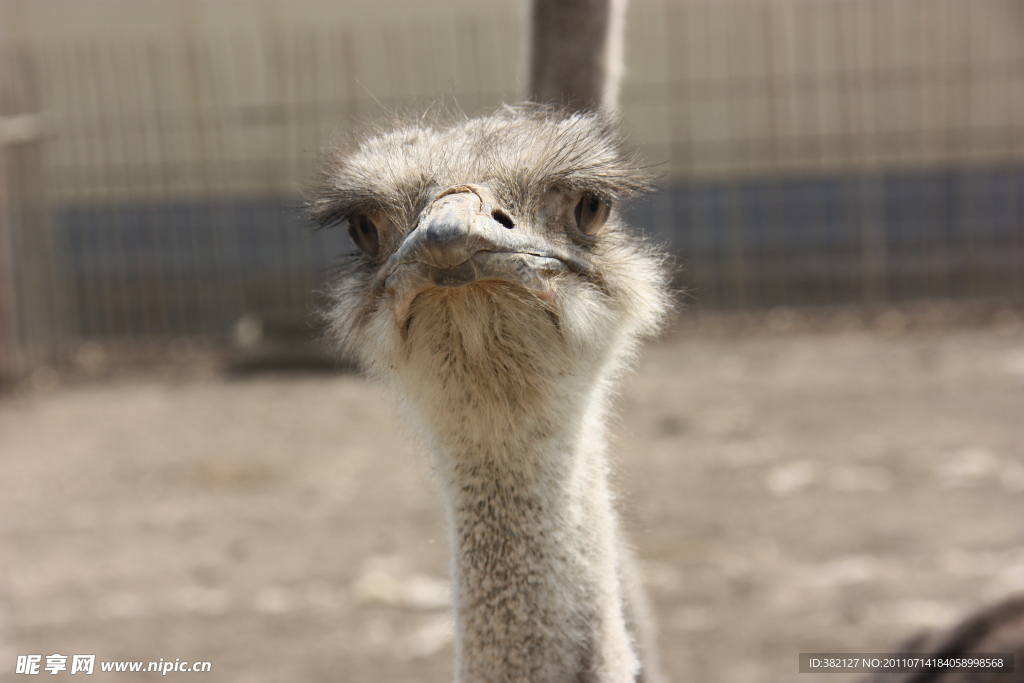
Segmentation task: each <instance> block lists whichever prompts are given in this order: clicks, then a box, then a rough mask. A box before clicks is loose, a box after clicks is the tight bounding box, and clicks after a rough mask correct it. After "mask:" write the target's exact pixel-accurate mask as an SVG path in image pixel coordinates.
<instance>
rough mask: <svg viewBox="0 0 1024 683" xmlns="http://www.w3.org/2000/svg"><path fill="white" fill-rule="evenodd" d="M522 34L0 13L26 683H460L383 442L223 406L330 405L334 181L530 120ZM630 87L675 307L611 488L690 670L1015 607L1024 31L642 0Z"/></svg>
mask: <svg viewBox="0 0 1024 683" xmlns="http://www.w3.org/2000/svg"><path fill="white" fill-rule="evenodd" d="M522 18H523V11H522V8H521V7H520V5H519V3H518V2H514V1H512V0H473V1H470V0H449V1H447V2H439V1H435V0H404V1H397V2H389V3H360V2H353V1H347V0H332V1H330V2H327V1H321V0H301V1H297V2H280V1H273V0H262V1H259V0H251V1H245V0H147V1H145V2H143V1H141V0H20V1H19V0H0V383H2V385H0V386H2V387H4V388H5V389H0V391H5V393H2V394H0V408H3V410H2V412H0V447H2V449H3V454H2V456H0V458H2V460H0V468H3V470H4V471H3V476H2V479H0V486H2V491H3V499H2V501H0V505H3V507H4V510H3V520H4V521H3V522H2V524H3V529H2V531H3V535H4V541H3V543H4V546H5V547H4V555H5V558H4V559H3V562H4V573H3V585H2V586H0V589H2V597H3V600H4V616H3V618H2V622H0V627H2V628H3V633H4V635H3V644H2V646H0V669H2V670H3V671H4V672H6V673H5V674H3V675H8V674H9V672H10V671H13V666H14V660H15V655H17V654H26V653H42V654H50V653H51V652H62V653H63V652H64V650H69V652H68V654H71V653H72V652H71V651H72V650H73V651H74V652H75V653H78V652H83V653H91V652H93V650H96V651H97V652H96V654H97V656H98V658H99V659H104V658H107V659H125V660H133V659H138V660H143V659H146V660H148V659H156V658H159V657H163V658H165V659H167V658H170V659H173V658H175V657H181V658H184V659H206V660H211V661H213V664H214V673H213V674H212V680H229V681H234V680H238V681H264V680H266V681H271V680H288V679H290V680H309V681H314V680H367V679H368V678H376V679H377V680H410V681H412V680H424V681H425V680H432V681H433V680H445V679H448V678H450V675H451V674H450V671H451V668H450V659H451V647H450V628H449V626H450V625H449V624H448V623H447V622H446V621H445V619H446V618H447V617H446V616H445V615H446V610H447V598H446V593H445V591H446V587H445V586H446V584H445V581H446V579H445V576H446V555H445V553H446V550H445V540H446V539H445V531H444V526H443V522H442V516H441V508H440V505H439V504H438V503H437V500H436V491H434V485H433V483H432V481H431V479H430V474H429V467H428V466H427V464H426V462H425V459H424V458H423V457H422V455H421V454H418V452H417V451H416V449H415V447H414V446H413V445H412V444H411V442H409V441H408V440H407V439H405V438H404V437H402V435H401V433H400V430H397V431H398V433H396V429H395V427H394V424H395V422H396V420H397V418H396V416H395V414H394V411H393V410H392V409H391V407H390V405H389V402H388V400H387V399H386V398H382V397H380V396H379V395H378V394H377V393H376V392H375V390H373V389H372V388H367V387H366V386H365V385H364V384H363V381H362V379H360V378H359V377H357V376H354V375H345V374H339V375H330V374H308V373H307V374H301V375H285V374H271V375H247V374H242V375H239V374H238V373H236V374H234V375H230V376H225V375H224V374H223V373H222V370H223V368H225V367H233V368H235V369H236V370H237V369H239V368H242V369H245V368H246V367H248V368H249V369H251V368H252V367H253V366H254V365H259V363H260V362H262V360H267V357H269V358H270V361H268V363H267V364H269V365H274V364H277V365H282V364H285V365H287V364H291V365H303V366H305V367H307V368H308V367H312V366H325V365H329V364H330V361H329V359H326V358H325V356H324V353H323V351H322V350H320V349H318V348H316V347H315V345H311V344H310V343H309V342H308V339H307V337H308V336H309V335H308V334H305V333H304V331H308V326H307V325H306V322H305V321H307V320H308V318H309V315H310V313H311V312H312V311H313V310H314V309H315V307H316V305H317V295H316V291H317V288H318V287H319V286H320V285H322V284H323V283H324V282H325V281H326V280H327V278H329V276H330V266H331V264H332V263H333V262H334V261H335V259H336V258H337V256H338V255H340V254H342V253H344V252H346V251H348V250H349V249H350V245H349V242H348V238H347V236H346V235H345V233H344V231H340V230H333V231H324V232H313V231H311V230H310V229H309V228H308V227H307V226H305V225H304V224H303V223H302V220H301V216H300V207H301V201H302V187H303V183H304V182H305V181H306V180H307V179H308V178H309V177H310V175H311V173H312V171H313V169H314V168H315V163H316V155H317V152H318V150H319V148H320V146H321V145H322V144H323V143H324V141H325V140H327V139H328V138H329V137H330V135H331V134H334V133H343V132H344V131H346V130H348V129H350V128H352V127H353V126H356V125H362V124H364V123H365V122H370V121H373V120H375V119H378V118H380V117H381V116H382V115H384V114H386V113H387V112H390V111H394V110H396V109H412V110H416V109H422V108H425V107H426V106H428V105H430V104H431V103H434V102H440V103H443V104H444V105H445V106H448V107H453V108H458V109H461V110H463V111H464V112H466V113H467V114H470V115H472V114H477V113H482V112H485V111H487V110H489V109H491V108H493V107H495V106H497V105H499V104H500V103H502V102H511V101H515V99H516V92H517V90H518V89H519V77H520V62H521V55H520V52H521V45H520V43H521V22H522ZM626 65H627V72H626V77H625V82H624V84H623V90H622V117H623V120H624V123H625V126H626V128H627V129H628V130H629V131H630V134H631V136H632V139H633V141H634V142H635V143H636V144H637V145H638V146H639V147H640V148H641V151H642V153H643V155H644V156H645V157H646V158H647V159H649V160H650V161H651V162H652V163H654V164H656V165H657V168H658V169H659V171H660V172H661V173H662V174H663V184H662V189H661V191H660V192H658V193H657V194H655V195H654V196H653V197H650V198H648V199H647V200H645V201H643V202H639V203H637V204H635V205H633V206H632V207H630V213H631V216H632V222H633V224H634V225H636V226H637V228H639V229H640V230H642V231H645V232H647V233H649V234H651V235H653V236H654V237H655V238H656V239H657V240H660V241H661V242H662V243H664V244H666V245H668V247H669V248H670V250H671V251H672V253H673V254H674V255H675V256H676V258H677V263H678V266H679V270H678V273H677V277H678V278H679V284H680V285H681V287H682V288H684V289H685V291H686V296H685V299H686V307H687V308H686V310H685V311H684V312H683V313H682V314H681V316H680V322H679V323H678V324H677V326H676V329H674V330H673V331H672V333H671V334H670V335H669V336H668V337H667V339H665V340H663V341H661V342H659V343H658V344H657V345H656V346H654V347H653V348H652V350H651V351H650V352H649V353H648V354H647V355H646V356H645V360H644V362H643V364H642V365H641V366H640V369H639V371H638V374H637V376H636V377H635V378H634V379H632V380H631V381H630V383H629V384H628V386H627V392H626V397H625V399H624V400H623V403H622V406H621V411H620V412H621V415H620V417H619V418H618V429H617V431H619V432H621V433H622V434H623V435H624V436H623V437H622V438H621V440H620V442H619V443H618V444H617V446H616V448H617V452H618V453H619V454H620V459H621V460H622V463H621V469H622V470H623V472H624V474H623V475H622V480H621V481H620V482H619V484H620V488H621V489H622V490H623V491H624V494H623V496H624V500H623V507H624V508H625V514H626V518H627V526H629V527H630V528H631V529H632V532H633V533H634V535H635V537H636V543H637V546H638V548H639V552H640V555H641V556H642V557H644V558H645V559H646V560H647V561H648V578H649V583H650V584H651V590H652V594H653V596H654V599H655V603H656V607H657V611H658V613H659V617H660V619H661V621H662V624H663V627H662V632H663V634H662V645H663V648H664V650H665V659H666V667H667V668H668V670H669V671H670V672H671V673H673V674H674V675H675V676H676V677H677V680H703V681H732V680H735V681H744V682H753V683H756V682H757V681H768V680H789V679H790V678H793V679H795V678H796V674H795V672H796V653H797V652H799V651H835V650H841V649H846V650H848V651H884V650H885V649H891V648H888V647H887V644H890V643H892V642H894V640H893V639H898V638H901V637H903V636H905V635H909V634H910V633H912V632H913V631H914V630H915V629H917V628H920V627H928V626H941V625H944V624H946V623H949V622H950V621H952V620H953V619H954V618H955V617H956V616H957V615H958V614H962V613H963V611H964V610H967V609H970V608H972V607H975V606H977V605H979V604H981V602H983V601H984V600H991V599H995V598H997V597H999V596H1001V595H1004V594H1007V593H1009V592H1012V591H1014V590H1024V533H1022V531H1024V530H1022V529H1021V528H1020V524H1019V520H1021V519H1024V502H1022V498H1024V495H1022V491H1024V445H1022V444H1024V432H1022V431H1021V429H1022V428H1021V420H1020V418H1021V415H1022V414H1024V316H1022V310H1024V3H1022V2H1020V0H668V1H664V2H661V1H656V0H634V2H632V3H631V4H630V6H629V10H628V18H627V34H626ZM275 335H277V336H276V337H275ZM275 339H276V340H277V342H274V340H275ZM296 339H297V340H298V341H296ZM232 340H233V341H232ZM268 340H269V341H268ZM274 343H278V346H277V347H274V348H270V347H272V346H273V345H274ZM231 344H233V345H234V346H233V347H231V346H230V345H231ZM261 344H262V346H260V345H261ZM228 348H233V350H232V351H225V349H228ZM253 349H255V350H253ZM268 349H269V350H268ZM264 352H265V356H266V357H264V356H260V353H264ZM247 353H248V354H249V355H248V356H246V354H247ZM282 358H283V359H284V360H283V361H282ZM261 359H262V360H261ZM247 364H248V365H247ZM126 368H130V370H131V371H130V372H129V371H128V370H126ZM752 614H753V615H756V616H751V615H752ZM62 648H63V649H62ZM74 648H77V649H74ZM44 650H45V652H44ZM209 676H210V675H208V677H209ZM128 678H130V676H129V675H127V674H121V675H120V677H119V680H127V679H128ZM807 678H808V675H804V676H803V677H801V678H800V680H806V679H807Z"/></svg>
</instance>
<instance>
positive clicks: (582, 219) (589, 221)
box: [576, 194, 611, 237]
mask: <svg viewBox="0 0 1024 683" xmlns="http://www.w3.org/2000/svg"><path fill="white" fill-rule="evenodd" d="M610 211H611V205H609V204H608V202H605V201H601V199H599V198H598V197H595V196H594V195H592V194H585V195H583V198H582V199H580V203H579V204H577V205H576V227H577V228H578V229H579V231H580V232H582V233H583V234H584V235H586V236H587V237H593V236H594V235H596V234H597V233H598V231H600V230H601V228H602V227H603V226H604V224H605V221H607V220H608V214H609V212H610Z"/></svg>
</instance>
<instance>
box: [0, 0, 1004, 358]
mask: <svg viewBox="0 0 1024 683" xmlns="http://www.w3.org/2000/svg"><path fill="white" fill-rule="evenodd" d="M519 21H520V16H519V12H518V9H517V7H515V6H505V5H500V4H498V5H493V6H490V5H489V6H487V7H485V8H484V7H482V8H481V9H480V10H479V11H477V12H473V13H459V14H458V15H457V16H454V17H452V16H445V15H442V14H438V13H430V14H428V13H424V14H423V15H422V16H407V17H405V18H404V19H403V20H401V21H394V20H392V19H388V20H384V19H381V20H379V21H377V22H376V23H375V22H374V21H373V20H368V19H363V20H361V21H360V22H358V23H350V24H332V25H325V26H322V27H313V28H308V29H304V30H290V29H284V28H281V29H279V30H269V29H268V30H263V31H260V32H252V33H242V34H239V33H237V32H235V33H231V32H228V31H225V32H224V33H223V34H211V33H204V34H202V35H198V34H196V35H191V34H190V35H186V36H175V37H174V38H173V39H158V38H153V37H149V38H131V37H128V38H122V39H116V40H115V39H95V40H80V41H77V42H74V43H73V44H66V43H55V42H40V43H24V44H11V45H7V46H4V47H3V54H2V55H0V58H2V60H3V62H2V63H3V64H4V67H5V68H4V69H3V71H2V72H0V74H2V75H0V79H2V80H0V89H2V90H0V94H2V97H0V117H2V118H0V122H2V123H0V164H2V170H3V176H2V182H0V221H2V222H0V259H2V264H3V269H4V273H3V280H2V282H0V324H2V325H3V339H2V341H0V371H2V373H3V374H7V375H17V374H20V373H22V372H24V371H26V370H27V369H30V368H31V367H34V366H36V365H38V364H40V363H44V362H50V361H52V360H53V359H54V358H56V357H59V356H60V354H62V353H64V352H66V351H67V350H68V349H70V348H73V347H74V346H75V345H76V344H78V343H80V342H81V341H82V340H86V339H100V340H102V339H111V338H120V339H128V340H132V339H139V340H143V339H150V338H169V337H177V336H191V335H197V336H206V337H209V336H214V335H219V334H223V333H224V332H225V331H227V330H228V329H230V327H231V325H232V324H233V323H234V322H235V321H236V320H237V319H238V318H239V317H240V316H241V315H242V314H243V313H245V312H257V313H261V314H264V315H268V316H272V317H277V318H282V319H293V320H300V319H302V318H303V317H304V316H306V315H308V314H309V312H310V311H311V310H312V308H313V307H314V306H315V295H314V292H315V291H316V289H317V287H318V286H319V285H320V284H321V283H322V282H323V281H324V279H325V278H327V277H329V271H330V265H331V263H332V262H333V261H334V260H335V259H336V257H337V256H338V255H339V254H340V253H342V252H344V251H347V250H348V249H349V248H350V247H349V245H348V243H347V237H346V236H345V235H344V234H343V233H342V232H341V231H328V232H321V233H313V232H311V231H310V230H308V229H307V228H306V227H305V226H304V225H303V224H302V221H301V217H300V215H299V206H300V203H301V187H302V183H303V182H304V180H305V179H306V178H308V177H309V176H310V174H311V172H312V169H313V165H314V163H315V156H316V150H317V149H318V148H319V146H320V144H321V143H322V142H323V141H324V139H326V138H327V137H328V136H329V135H330V133H331V132H332V131H343V130H345V129H346V128H347V127H349V126H351V125H353V123H354V122H358V121H365V120H368V119H369V120H372V119H374V118H377V117H378V116H380V115H381V114H382V113H383V112H387V111H392V110H394V109H395V108H397V107H410V108H413V109H415V108H417V107H419V108H422V107H426V106H429V105H430V103H431V102H434V101H438V100H441V101H443V102H444V103H445V104H446V106H452V107H457V108H459V109H461V110H463V111H465V112H467V113H470V114H472V113H474V112H478V111H482V110H486V109H488V108H491V107H494V106H496V105H498V104H499V103H501V102H502V101H511V100H513V99H514V98H515V92H516V89H517V86H518V81H517V72H518V66H519V54H518V52H519V37H520V34H519ZM626 44H627V46H628V50H627V64H628V68H629V71H628V75H627V79H626V82H625V84H624V89H623V112H622V114H623V119H624V121H625V124H626V126H627V127H628V128H629V129H630V130H631V131H632V133H633V137H634V139H635V140H636V141H637V143H638V144H639V145H640V146H641V148H642V150H643V152H644V153H645V155H646V156H647V157H648V158H650V159H651V160H652V161H653V162H654V163H656V164H658V165H659V168H661V169H663V170H664V175H665V183H664V190H663V191H662V192H660V193H658V194H657V195H655V196H654V197H653V198H651V199H650V200H649V201H646V202H644V203H640V204H637V205H634V206H633V207H631V208H630V215H631V217H632V219H633V222H634V224H635V225H636V226H637V227H638V228H639V229H642V230H646V231H649V232H651V233H653V234H654V235H655V236H656V237H657V238H658V239H661V240H662V241H664V242H666V243H667V244H668V245H669V246H670V247H671V248H672V249H673V250H674V251H675V252H676V254H677V255H678V262H679V264H680V273H679V277H680V280H681V282H682V284H683V285H684V286H685V287H686V288H687V289H688V290H689V291H690V292H691V294H692V295H693V300H694V301H695V302H696V305H698V306H708V307H760V306H772V305H778V304H801V303H836V302H862V301H870V302H886V301H897V300H903V299H908V298H918V297H970V296H1000V297H1013V298H1017V299H1019V298H1021V297H1022V296H1024V227H1022V223H1024V219H1022V216H1024V208H1022V206H1021V201H1022V200H1021V196H1022V194H1024V116H1022V115H1024V6H1022V5H1021V4H1020V3H1019V2H1016V1H1015V0H835V1H834V2H825V1H824V0H779V1H775V2H769V1H767V0H736V1H734V2H715V1H714V0H695V1H687V2H637V3H635V4H634V6H633V7H632V9H631V13H630V18H629V29H628V33H627V43H626Z"/></svg>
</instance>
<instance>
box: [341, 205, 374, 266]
mask: <svg viewBox="0 0 1024 683" xmlns="http://www.w3.org/2000/svg"><path fill="white" fill-rule="evenodd" d="M348 234H349V237H351V238H352V241H353V242H355V244H356V246H357V247H359V249H360V250H361V251H362V252H363V253H364V254H366V255H367V256H369V257H370V258H373V257H375V256H376V255H377V253H378V252H379V251H380V236H379V235H378V234H377V226H375V225H374V224H373V221H371V220H370V217H369V216H367V215H366V214H364V213H360V214H356V215H355V216H352V217H351V218H349V219H348Z"/></svg>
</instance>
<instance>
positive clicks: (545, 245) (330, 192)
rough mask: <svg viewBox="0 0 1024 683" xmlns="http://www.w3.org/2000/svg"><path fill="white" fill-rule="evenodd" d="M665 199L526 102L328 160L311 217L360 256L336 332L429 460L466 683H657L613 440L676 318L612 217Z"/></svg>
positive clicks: (644, 252) (583, 131)
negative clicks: (346, 239) (622, 395)
mask: <svg viewBox="0 0 1024 683" xmlns="http://www.w3.org/2000/svg"><path fill="white" fill-rule="evenodd" d="M650 182H651V178H650V176H649V175H648V173H647V172H646V171H645V169H644V168H643V167H642V166H641V165H640V162H639V160H638V159H637V158H636V157H635V156H634V155H633V154H631V153H630V152H628V151H626V149H625V147H624V143H623V139H622V136H621V135H620V133H619V131H618V128H617V127H616V126H615V125H614V123H613V122H612V121H611V120H610V119H609V118H608V117H607V116H606V115H604V114H602V113H599V112H577V111H572V110H569V109H563V108H555V107H547V106H541V105H529V104H527V105H519V106H506V107H503V108H501V109H500V110H498V111H497V112H495V113H493V114H492V115H489V116H484V117H482V118H475V119H467V118H460V117H452V118H448V119H447V120H446V119H444V118H435V119H434V120H429V121H428V120H425V119H410V120H406V121H399V122H395V123H394V124H393V125H392V126H391V127H389V128H386V129H378V130H376V131H375V132H372V133H370V134H368V135H366V136H364V137H362V138H361V139H358V140H355V141H352V142H350V143H348V144H345V145H342V146H340V147H336V148H334V149H333V150H331V151H330V152H329V153H328V155H327V157H326V159H325V163H324V165H323V171H322V174H321V176H320V179H319V182H318V184H317V187H316V190H315V192H314V194H313V196H312V197H311V200H310V203H309V212H310V215H311V217H312V219H313V220H314V221H315V222H316V223H317V224H319V225H322V226H329V225H333V224H338V223H341V222H347V224H348V231H349V234H350V235H351V237H352V241H353V242H354V243H355V245H356V246H357V247H358V251H356V252H354V253H353V254H352V255H351V256H350V257H349V258H348V259H347V260H346V261H345V262H344V263H343V264H342V265H341V266H340V270H339V277H338V278H337V280H336V282H335V283H334V284H333V285H332V287H331V289H330V291H329V295H330V299H331V305H330V307H329V309H328V310H327V313H326V317H327V322H328V324H329V327H330V329H331V332H332V334H333V337H334V338H335V339H336V340H337V341H338V343H339V344H340V346H341V348H342V349H343V350H344V351H345V352H346V353H347V354H348V355H350V356H351V357H353V358H354V359H355V360H357V361H358V362H359V363H360V364H361V365H362V366H363V367H364V368H365V369H366V371H367V372H368V374H370V375H371V376H372V377H374V378H376V379H378V380H380V381H382V382H384V383H385V384H387V385H389V386H391V387H393V388H394V389H395V390H396V392H397V393H398V394H399V395H400V396H401V398H402V402H403V404H404V407H405V408H406V409H407V412H408V415H409V416H410V419H411V420H412V421H413V422H414V423H415V424H416V425H417V426H418V429H419V432H420V433H421V434H422V438H423V440H424V441H425V443H426V444H427V446H428V448H429V450H430V452H431V453H432V456H433V465H434V468H435V471H436V474H437V477H438V480H439V482H440V485H441V489H442V492H443V494H444V499H445V504H446V511H447V516H448V519H449V522H450V543H451V559H452V574H453V602H454V609H455V624H456V647H455V652H456V671H457V679H458V680H460V681H533V682H537V683H539V682H542V681H570V680H572V681H593V682H595V683H597V682H605V681H615V682H625V681H640V680H643V681H654V680H658V671H657V665H656V663H655V662H654V655H653V651H652V649H651V646H650V640H651V634H650V632H649V631H648V630H647V629H646V623H647V617H646V607H645V603H644V599H643V595H642V591H641V589H640V586H639V582H638V580H637V576H636V573H635V571H634V569H633V566H632V562H631V559H630V550H629V548H628V546H627V545H626V544H625V543H624V541H623V539H622V536H621V534H620V531H619V525H618V522H617V519H616V515H615V512H614V510H613V504H612V494H611V491H610V488H609V484H608V469H609V465H608V459H607V455H606V447H605V439H606V431H605V425H604V421H605V417H606V415H607V412H608V403H609V399H610V398H611V394H612V390H613V385H614V383H615V380H616V378H617V377H618V376H619V374H620V373H621V371H622V370H623V368H624V367H626V366H627V365H628V363H629V362H630V361H631V359H632V358H633V356H634V354H635V351H636V348H637V343H638V341H639V340H640V339H642V338H643V337H645V336H648V335H651V334H652V333H654V332H655V331H656V330H658V328H659V326H660V325H661V323H662V321H663V318H664V316H665V313H666V310H667V309H668V308H669V295H668V291H669V290H668V287H667V274H666V269H665V267H664V259H663V258H662V256H661V255H660V254H659V253H658V252H657V251H656V250H655V249H653V248H652V247H651V246H650V245H648V244H647V243H646V242H645V241H644V240H642V239H640V238H638V237H637V236H636V235H634V234H633V233H631V232H630V231H629V230H628V229H627V228H626V226H625V225H624V224H623V220H622V216H621V214H620V211H619V206H620V204H621V202H622V201H623V200H624V199H627V198H629V197H632V196H634V195H637V194H638V193H641V192H644V191H646V190H648V189H649V188H650Z"/></svg>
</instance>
